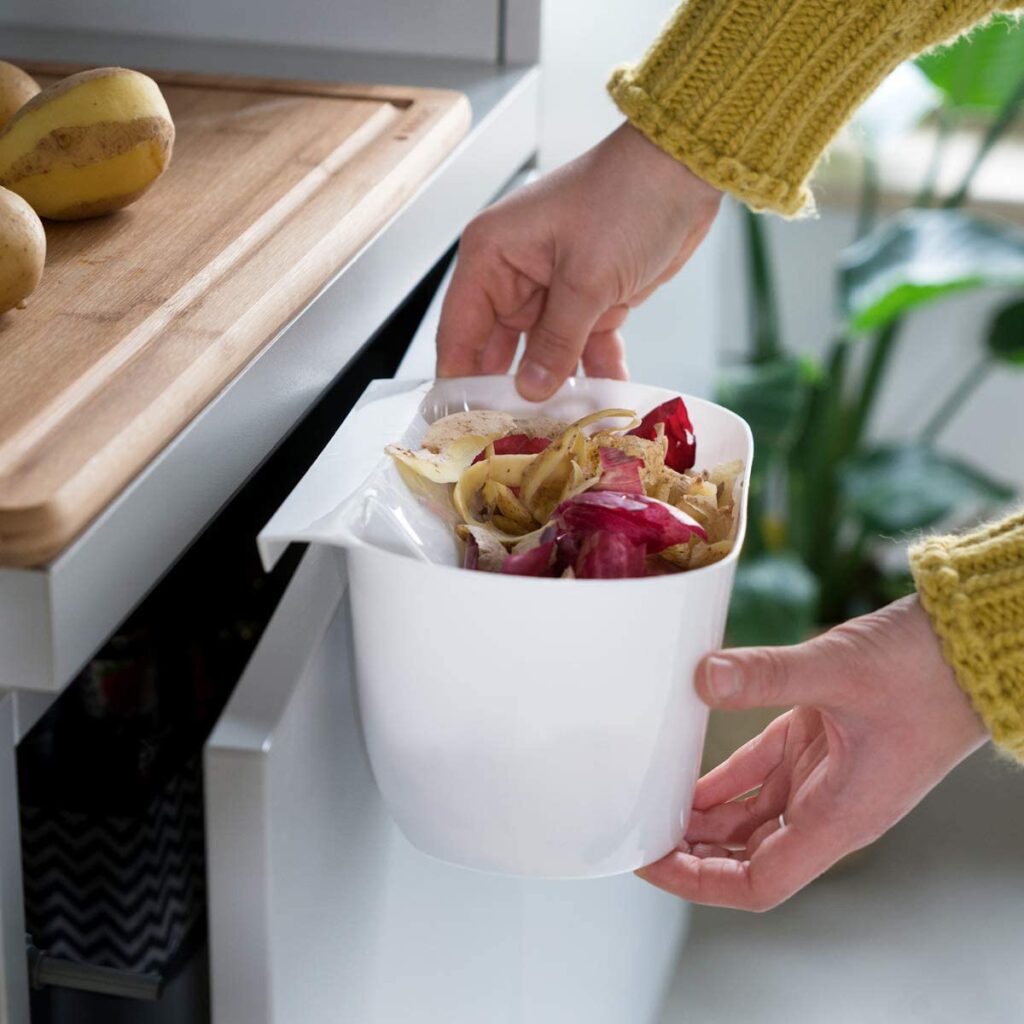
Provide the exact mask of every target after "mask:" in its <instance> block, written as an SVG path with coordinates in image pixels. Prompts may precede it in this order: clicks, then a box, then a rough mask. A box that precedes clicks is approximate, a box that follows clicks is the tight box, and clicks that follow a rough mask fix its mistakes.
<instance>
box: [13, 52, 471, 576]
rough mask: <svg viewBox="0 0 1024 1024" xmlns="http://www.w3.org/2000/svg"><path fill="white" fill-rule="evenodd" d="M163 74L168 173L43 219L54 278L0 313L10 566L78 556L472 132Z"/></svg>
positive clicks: (445, 107)
mask: <svg viewBox="0 0 1024 1024" xmlns="http://www.w3.org/2000/svg"><path fill="white" fill-rule="evenodd" d="M23 66H24V65H23ZM26 69H27V70H29V71H30V72H32V73H33V74H34V75H36V77H37V78H39V80H40V82H41V84H43V85H46V84H48V83H49V82H50V81H54V80H56V77H58V76H59V75H61V74H67V73H70V71H72V70H76V69H67V68H62V69H57V68H52V67H48V66H40V65H35V66H32V65H27V66H26ZM154 77H155V78H156V79H157V81H158V82H159V83H160V85H161V88H162V90H163V92H164V95H165V97H166V99H167V102H168V105H169V107H170V110H171V113H172V116H173V118H174V122H175V125H176V128H177V138H176V141H175V146H174V155H173V159H172V161H171V166H170V168H169V169H168V171H167V173H166V174H165V175H164V177H163V178H162V179H160V180H159V181H158V182H157V183H156V184H155V185H154V186H153V188H152V189H151V190H150V192H148V193H147V194H146V195H145V196H143V198H142V199H141V200H139V202H138V203H136V204H135V205H134V206H132V207H130V208H128V209H127V210H123V211H120V212H119V213H116V214H113V215H111V216H107V217H103V218H97V219H93V220H88V221H80V222H77V223H66V224H58V223H47V224H46V234H47V246H48V250H47V258H46V271H45V274H44V277H43V281H42V284H41V285H40V287H39V289H38V291H37V292H36V293H35V294H34V295H33V296H32V297H31V298H30V300H29V305H28V307H27V308H26V309H24V310H13V311H11V312H9V313H7V314H4V315H2V316H0V565H22V566H24V565H35V564H39V563H42V562H45V561H48V560H50V559H52V558H53V557H54V556H55V555H56V554H58V553H59V552H60V551H61V550H62V549H63V548H65V547H66V546H67V545H68V544H69V543H70V541H71V540H73V539H74V537H75V536H76V535H77V534H78V533H80V532H81V531H82V529H84V528H85V526H86V525H88V523H89V522H90V520H92V519H93V518H94V517H95V516H96V515H97V514H98V513H99V512H101V511H102V510H103V509H104V508H105V507H106V506H107V505H108V504H109V503H110V501H111V500H112V499H113V498H114V497H115V496H116V495H117V494H118V493H119V492H120V491H121V490H122V489H123V488H124V487H125V486H126V485H127V484H128V483H129V482H130V481H131V480H132V478H133V477H134V476H136V475H137V474H138V473H139V472H140V471H141V470H142V469H143V468H144V467H145V466H146V465H147V464H148V463H149V462H150V461H151V460H152V459H153V458H154V456H155V455H157V454H158V453H159V452H160V450H161V449H162V448H163V447H164V446H165V445H166V444H167V443H168V442H169V441H170V440H171V439H173V437H174V436H175V435H176V434H177V433H178V432H179V431H180V430H181V429H182V428H183V427H185V426H186V425H187V424H188V423H189V422H190V421H191V420H192V419H193V417H195V415H196V414H197V413H198V412H199V411H200V410H202V408H203V407H204V406H205V405H206V404H207V403H208V402H209V401H210V400H211V398H213V397H214V396H215V395H216V394H217V393H218V392H219V391H220V390H221V389H222V388H223V387H224V386H225V385H226V384H227V383H228V382H230V381H231V379H232V378H233V377H234V376H235V375H237V373H238V372H239V370H240V369H241V368H242V367H244V365H245V364H246V363H247V362H248V361H249V360H250V359H252V358H253V356H254V355H256V353H258V352H259V351H260V349H261V348H262V347H263V346H265V345H266V344H267V343H268V342H269V341H271V340H272V339H273V337H274V336H275V334H276V333H278V332H279V331H280V329H281V328H282V327H284V326H285V325H286V324H287V323H288V322H289V321H290V320H292V319H293V318H294V317H295V316H296V315H297V314H298V313H299V312H301V310H302V309H303V308H304V307H305V306H307V305H308V304H309V302H310V301H311V300H312V299H313V298H314V297H315V296H316V294H317V292H318V291H319V290H320V289H321V288H322V287H323V286H324V285H325V284H326V283H327V282H328V281H329V280H330V279H331V278H332V277H333V276H334V275H335V274H336V273H337V272H338V271H339V270H340V269H341V268H342V267H343V266H344V265H345V263H346V262H347V261H348V260H350V259H351V258H352V256H353V255H354V254H355V253H356V252H358V250H359V249H360V248H361V247H362V245H364V244H365V242H367V241H368V240H369V239H370V238H371V237H372V235H373V234H374V233H375V232H376V231H377V230H379V229H380V228H381V227H382V226H383V224H384V223H385V222H386V221H387V220H388V219H389V218H390V217H391V216H392V215H393V214H394V213H395V212H396V211H397V210H398V209H399V207H400V206H401V205H402V203H403V202H404V201H405V200H406V199H408V198H409V196H410V195H411V194H412V193H413V192H414V191H415V190H416V188H417V187H418V186H419V185H420V184H421V183H422V182H423V180H424V179H425V178H426V177H427V175H428V174H429V173H430V172H431V171H432V170H433V169H434V168H435V167H436V166H437V165H438V164H439V163H440V162H441V160H442V159H443V158H444V157H445V156H446V155H447V154H448V153H449V152H450V151H451V150H452V148H453V147H454V146H455V144H456V143H457V142H458V140H459V139H460V138H461V137H462V135H463V134H464V133H465V131H466V128H467V127H468V124H469V105H468V103H467V101H466V99H465V97H464V96H462V95H461V94H460V93H454V92H447V91H443V90H433V89H415V88H408V87H401V88H397V87H396V88H390V87H383V86H362V85H352V84H340V83H339V84H324V83H311V82H283V81H272V80H263V79H228V78H218V77H215V76H209V75H194V74H184V73H183V74H177V73H175V74H165V73H154ZM253 415H254V416H258V415H259V410H253ZM201 471H202V469H201V467H197V472H201ZM158 542H159V541H158V539H156V538H154V543H158Z"/></svg>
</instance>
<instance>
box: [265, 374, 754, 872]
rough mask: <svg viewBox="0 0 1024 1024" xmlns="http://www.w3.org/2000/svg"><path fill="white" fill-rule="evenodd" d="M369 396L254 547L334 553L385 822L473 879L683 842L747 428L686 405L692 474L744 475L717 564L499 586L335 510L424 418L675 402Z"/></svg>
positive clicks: (584, 395)
mask: <svg viewBox="0 0 1024 1024" xmlns="http://www.w3.org/2000/svg"><path fill="white" fill-rule="evenodd" d="M384 391H385V392H386V393H385V394H384V395H383V397H381V398H378V399H376V400H371V401H369V402H366V403H365V404H363V405H362V406H361V407H360V408H359V409H357V411H356V412H355V413H354V414H353V415H352V416H351V417H350V418H349V420H348V421H347V422H346V424H345V426H344V427H343V428H342V430H341V431H339V434H338V435H337V436H336V437H335V439H334V441H332V443H331V445H330V446H329V447H328V449H326V450H325V452H324V455H323V456H321V459H320V460H318V462H317V464H316V465H315V466H314V467H313V468H312V469H311V470H310V473H309V474H308V475H307V477H306V479H304V480H303V482H302V484H301V485H300V487H299V488H298V489H297V491H296V492H295V494H294V495H293V498H292V499H291V501H290V502H289V504H288V505H286V506H285V507H284V508H282V510H281V511H280V512H279V513H278V515H277V516H275V518H274V520H272V522H271V523H270V524H268V527H267V529H266V530H265V531H264V534H263V537H262V541H263V544H264V550H265V553H268V554H272V553H273V552H274V551H276V550H279V549H280V547H281V545H282V544H283V543H284V542H285V541H287V540H290V539H300V540H311V541H313V542H319V543H330V544H336V545H339V546H342V547H345V548H346V549H347V550H348V558H347V562H348V572H349V582H350V586H351V588H352V608H353V625H354V642H355V649H356V665H357V679H358V687H359V700H360V705H361V714H362V721H363V727H364V731H365V736H366V742H367V748H368V752H369V756H370V761H371V764H372V767H373V772H374V775H375V777H376V780H377V784H378V785H379V787H380V790H381V794H382V796H383V799H384V802H385V804H386V805H387V807H388V809H389V811H390V812H391V814H392V815H393V816H394V819H395V821H396V822H397V824H398V825H399V827H400V828H401V829H402V831H403V832H404V833H405V834H406V836H407V837H408V838H409V839H410V841H411V842H412V843H413V844H414V845H416V846H417V847H418V848H419V849H421V850H422V851H424V852H426V853H428V854H431V855H433V856H436V857H439V858H441V859H444V860H447V861H451V862H454V863H457V864H461V865H464V866H466V867H471V868H477V869H480V870H485V871H496V872H503V873H510V874H516V875H524V876H531V877H544V878H588V877H598V876H602V875H612V874H619V873H623V872H628V871H632V870H635V869H636V868H638V867H640V866H642V865H644V864H648V863H650V862H651V861H653V860H656V859H658V858H659V857H661V856H663V855H664V854H666V853H668V852H669V851H670V850H671V849H672V848H673V847H674V846H675V845H676V844H677V842H678V841H679V840H680V838H681V837H682V835H683V832H684V829H685V825H686V818H687V814H688V811H689V807H690V801H691V797H692V793H693V786H694V783H695V781H696V778H697V770H698V765H699V761H700V754H701V747H702V744H703V736H704V729H705V725H706V721H707V709H706V708H705V707H704V705H703V704H702V703H701V702H700V701H699V700H698V698H697V696H696V694H695V693H694V689H693V671H694V667H695V666H696V664H697V661H698V660H699V659H700V657H701V656H702V655H704V654H705V653H707V652H708V651H710V650H712V649H714V648H715V647H717V646H718V645H719V644H720V643H721V641H722V634H723V630H724V626H725V617H726V611H727V607H728V601H729V593H730V588H731V585H732V580H733V575H734V572H735V566H736V559H737V557H738V552H739V547H740V543H741V542H742V538H743V533H744V529H745V518H746V516H745V502H746V492H747V489H748V487H747V485H748V481H749V470H750V463H751V459H752V456H753V444H752V440H751V436H750V431H749V429H748V428H747V426H746V424H745V423H744V422H743V421H742V420H741V419H740V418H739V417H737V416H736V415H734V414H733V413H731V412H728V411H727V410H725V409H722V408H720V407H719V406H716V405H714V404H712V403H709V402H705V401H703V400H700V399H696V398H689V397H687V398H686V403H687V406H688V408H689V410H690V415H691V419H692V421H693V424H694V430H695V433H696V436H697V465H698V467H707V468H711V467H713V466H715V465H717V464H718V463H721V462H726V461H730V460H732V459H742V460H743V461H744V464H745V467H746V472H745V475H744V479H743V484H742V492H741V493H742V502H743V505H744V508H743V509H742V511H741V520H740V527H739V537H738V543H737V545H736V548H735V549H734V551H733V552H732V554H730V555H729V557H728V558H726V559H725V560H723V561H721V562H718V563H716V564H715V565H711V566H708V567H706V568H703V569H698V570H694V571H691V572H686V573H678V574H675V575H665V576H658V577H652V578H648V579H635V580H575V581H572V580H561V579H538V578H529V577H510V576H501V575H492V574H488V573H480V572H467V571H465V570H462V569H460V568H457V567H456V566H454V565H453V564H439V563H438V562H437V561H428V560H425V559H424V558H423V557H422V548H423V547H425V548H426V549H427V550H430V549H431V543H432V541H433V542H434V544H435V546H434V548H433V550H434V553H435V556H436V554H437V551H438V548H437V547H436V544H437V537H438V536H446V535H447V529H448V528H447V527H446V526H444V525H443V524H441V526H440V527H439V529H440V533H439V534H437V535H435V536H434V537H433V538H431V537H426V538H421V539H423V545H422V546H420V547H419V548H417V546H413V547H411V548H410V549H409V550H408V551H406V552H405V553H399V552H400V551H401V549H402V544H401V543H398V542H394V541H393V539H392V538H389V537H387V536H386V534H387V531H386V529H385V530H384V531H383V532H382V531H381V529H380V525H381V524H380V523H376V524H374V523H371V522H370V521H369V520H367V521H366V522H362V523H360V522H356V521H355V520H354V519H353V516H352V514H351V507H352V506H351V502H350V503H349V505H348V510H347V511H346V512H344V514H343V513H340V512H339V511H338V509H337V506H338V505H339V503H340V502H342V501H343V500H344V499H346V498H347V497H348V496H349V495H351V494H353V493H354V492H357V491H359V489H360V488H361V487H363V488H365V486H366V478H367V474H368V473H369V472H371V470H372V469H373V467H374V466H375V465H376V466H378V469H377V470H375V471H373V472H374V473H375V477H372V478H371V479H377V480H378V481H379V480H380V479H381V478H380V474H381V473H382V472H383V473H387V472H388V471H389V470H388V469H387V468H386V463H382V455H381V453H382V450H383V447H384V445H385V444H386V443H388V442H391V441H395V440H400V441H402V443H405V444H407V445H410V446H412V447H416V445H417V443H418V441H419V439H420V436H421V435H422V431H423V430H424V429H425V425H426V423H427V422H430V421H432V420H434V419H437V418H439V417H440V416H444V415H447V414H448V413H451V412H455V411H458V410H461V409H466V408H494V409H503V410H507V411H510V412H524V411H527V410H530V411H534V412H544V413H548V414H550V415H553V416H556V417H559V418H562V419H566V420H572V419H576V418H578V417H580V416H582V415H585V414H586V413H588V412H592V411H595V410H597V409H601V408H606V407H611V406H616V407H625V408H633V409H636V410H638V411H639V412H640V413H641V414H642V413H644V412H646V411H647V410H649V409H651V408H653V407H654V406H655V405H658V404H660V403H661V402H663V401H665V400H666V399H668V398H670V397H672V393H671V392H668V391H665V390H663V389H659V388H652V387H645V386H642V385H637V384H624V383H618V382H613V381H605V380H573V381H570V382H568V383H567V384H566V385H565V387H563V388H562V390H561V391H560V392H559V393H558V395H556V396H555V398H554V399H552V400H551V401H550V402H547V403H544V405H543V406H540V407H536V406H527V405H526V403H524V402H523V400H522V399H520V398H519V397H518V395H517V394H516V392H515V388H514V383H513V381H512V379H511V378H505V377H502V378H495V377H491V378H473V379H460V380H452V381H439V382H437V383H436V384H432V383H430V382H427V383H425V384H421V385H390V386H388V387H386V388H385V389H384ZM396 477H397V475H396ZM387 486H390V485H389V484H385V488H386V487H387ZM406 511H408V513H409V519H411V520H413V521H411V522H410V521H405V512H406ZM419 514H420V513H419V512H418V511H417V510H415V509H408V510H401V511H400V512H399V516H400V517H401V518H403V523H402V526H403V530H404V531H405V532H407V533H416V532H417V531H420V532H421V533H422V532H424V531H430V530H431V529H432V528H433V524H432V523H431V521H430V520H429V518H423V519H418V518H417V516H419ZM371 518H372V517H371ZM389 548H390V549H391V550H388V549H389ZM342 783H343V780H339V784H342Z"/></svg>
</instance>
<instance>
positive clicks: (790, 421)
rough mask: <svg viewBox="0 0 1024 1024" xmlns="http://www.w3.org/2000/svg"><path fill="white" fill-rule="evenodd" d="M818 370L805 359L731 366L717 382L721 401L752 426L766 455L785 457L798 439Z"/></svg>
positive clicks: (758, 448) (757, 443)
mask: <svg viewBox="0 0 1024 1024" xmlns="http://www.w3.org/2000/svg"><path fill="white" fill-rule="evenodd" d="M815 376H816V369H815V368H814V367H813V365H812V364H810V363H808V362H807V361H806V360H803V359H795V358H788V359H777V360H773V361H772V362H769V363H753V364H744V365H740V366H734V367H730V368H729V369H728V370H726V371H725V372H724V373H723V374H722V376H721V377H720V379H719V382H718V396H717V397H718V401H719V402H720V403H721V404H722V405H724V406H725V407H726V408H728V409H732V411H733V412H735V413H736V414H737V415H739V416H742V417H743V418H744V419H745V420H746V421H747V423H749V424H750V430H751V433H752V434H753V435H754V445H755V447H756V449H757V450H758V451H759V452H763V453H765V455H776V454H784V453H785V452H787V451H788V450H789V449H790V448H791V447H792V445H793V442H794V441H795V440H796V435H797V430H798V429H799V427H800V423H801V422H802V419H803V414H804V410H805V409H806V408H807V402H808V399H809V398H810V394H811V387H812V385H813V382H814V378H815Z"/></svg>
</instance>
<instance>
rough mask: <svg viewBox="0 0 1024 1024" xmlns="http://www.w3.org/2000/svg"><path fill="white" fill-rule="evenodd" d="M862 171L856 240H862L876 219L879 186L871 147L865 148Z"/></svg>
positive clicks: (873, 151)
mask: <svg viewBox="0 0 1024 1024" xmlns="http://www.w3.org/2000/svg"><path fill="white" fill-rule="evenodd" d="M863 169H864V175H863V180H862V182H861V189H860V209H859V210H858V211H857V238H863V237H864V236H865V235H866V234H867V233H868V232H869V231H870V230H871V229H872V228H873V227H874V226H875V221H876V220H877V219H878V202H879V199H880V197H881V185H880V183H879V179H878V157H877V156H876V154H875V150H874V147H873V146H871V145H866V146H865V149H864V160H863Z"/></svg>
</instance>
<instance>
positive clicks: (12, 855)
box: [0, 693, 29, 1024]
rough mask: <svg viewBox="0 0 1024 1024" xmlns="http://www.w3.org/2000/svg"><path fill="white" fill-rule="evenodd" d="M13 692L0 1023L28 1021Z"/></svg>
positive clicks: (4, 711)
mask: <svg viewBox="0 0 1024 1024" xmlns="http://www.w3.org/2000/svg"><path fill="white" fill-rule="evenodd" d="M15 699H16V695H15V694H13V693H0V1024H29V1021H28V1001H29V1000H28V968H27V966H26V959H25V911H24V907H23V906H22V888H21V829H20V824H19V821H18V764H17V756H16V752H15V746H16V744H17V728H16V715H15Z"/></svg>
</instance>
